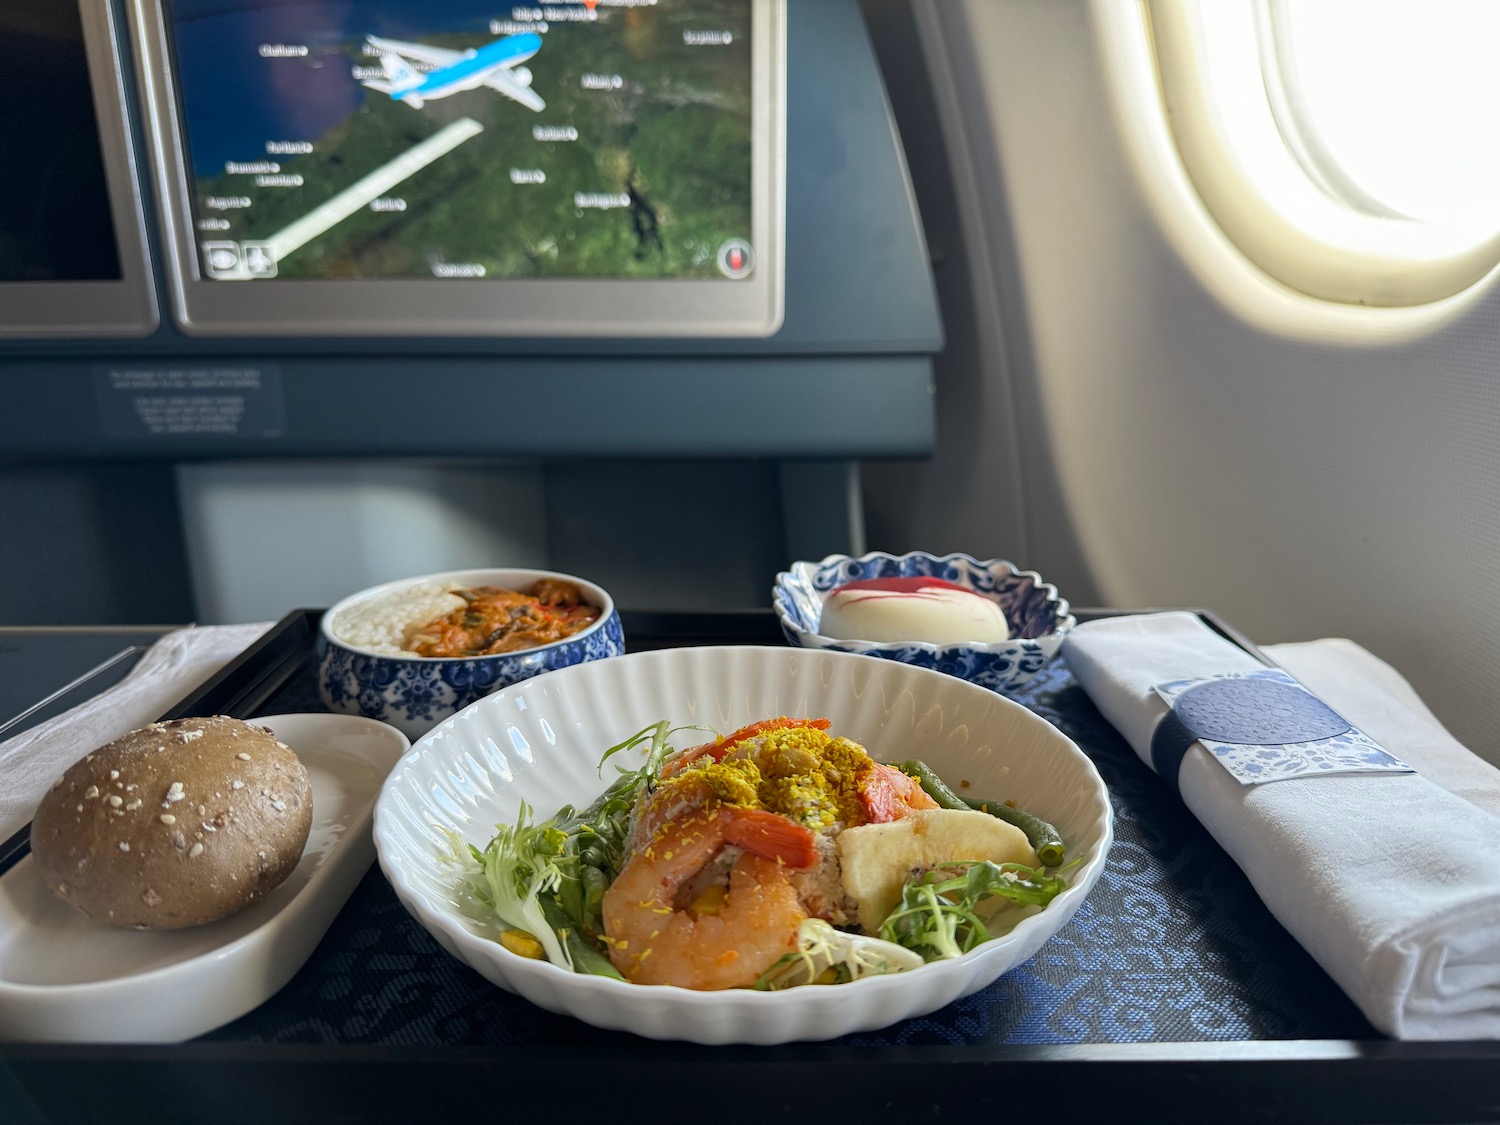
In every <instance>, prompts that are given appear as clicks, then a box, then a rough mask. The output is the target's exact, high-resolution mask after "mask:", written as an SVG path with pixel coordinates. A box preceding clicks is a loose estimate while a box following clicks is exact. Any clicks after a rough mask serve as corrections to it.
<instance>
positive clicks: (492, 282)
mask: <svg viewBox="0 0 1500 1125" xmlns="http://www.w3.org/2000/svg"><path fill="white" fill-rule="evenodd" d="M751 4H752V8H751V19H752V22H751V47H752V50H751V68H752V69H751V89H752V99H751V100H752V115H751V145H752V150H751V167H752V171H751V174H752V181H753V183H752V196H751V210H752V224H751V226H752V235H751V238H752V243H753V245H754V247H755V271H754V273H753V274H752V275H751V276H750V277H749V278H746V279H744V280H743V281H729V280H725V279H717V278H715V279H708V280H656V279H632V280H606V279H582V278H545V279H538V278H495V279H485V280H472V279H463V280H458V279H436V278H434V279H425V278H399V279H397V278H392V279H361V280H351V281H329V280H303V279H299V280H295V281H291V280H287V281H281V280H276V279H267V280H259V281H248V282H232V281H215V280H211V279H208V278H205V277H203V276H202V271H201V269H200V266H199V262H198V242H197V238H196V237H195V232H194V230H193V214H192V206H191V194H190V193H191V190H192V189H191V180H190V177H189V174H188V167H187V159H186V151H185V146H184V143H183V129H182V122H181V119H180V114H179V111H178V91H177V88H176V77H175V75H174V74H173V70H172V51H171V46H170V43H169V41H168V35H169V28H168V27H167V20H166V18H165V13H164V11H163V8H162V4H161V2H160V0H134V4H133V7H132V16H133V19H134V20H135V23H136V36H135V38H136V47H137V51H138V52H139V56H138V57H139V61H140V72H141V75H142V84H143V94H144V97H145V101H146V106H147V117H148V120H149V123H150V128H151V130H152V138H153V141H154V145H153V148H154V154H155V160H156V168H155V173H156V182H157V187H158V191H157V197H158V200H159V201H160V206H161V210H162V229H163V232H164V235H165V239H166V242H167V266H168V271H167V281H168V288H169V291H170V293H171V297H172V304H173V311H174V314H175V316H176V319H177V324H178V327H179V328H180V329H181V330H182V332H183V333H185V334H186V335H189V336H210V337H215V336H323V337H339V336H414V337H428V336H481V337H484V336H493V337H525V338H538V337H548V336H550V337H557V336H563V337H568V336H574V337H603V338H609V337H621V338H626V337H753V336H769V335H771V334H773V333H774V332H775V331H776V330H777V329H778V328H780V326H781V322H782V315H783V278H784V249H785V194H786V192H785V179H786V159H785V133H786V116H785V115H786V0H751Z"/></svg>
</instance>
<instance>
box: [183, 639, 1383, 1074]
mask: <svg viewBox="0 0 1500 1125" xmlns="http://www.w3.org/2000/svg"><path fill="white" fill-rule="evenodd" d="M1017 698H1018V699H1019V700H1020V702H1022V703H1023V704H1025V705H1026V706H1028V707H1030V708H1031V709H1032V710H1034V711H1036V712H1037V713H1038V714H1040V715H1041V716H1043V717H1044V718H1046V719H1047V720H1048V721H1050V722H1051V723H1053V724H1054V725H1055V726H1057V727H1058V728H1059V729H1061V730H1062V731H1063V733H1064V734H1066V735H1068V737H1070V738H1072V739H1073V740H1074V741H1075V742H1077V743H1078V745H1079V746H1081V747H1082V748H1083V750H1084V752H1085V753H1087V754H1088V755H1089V757H1090V758H1091V759H1092V760H1093V761H1094V763H1095V765H1096V766H1097V767H1098V769H1099V772H1100V774H1101V775H1102V776H1103V778H1104V780H1105V783H1106V784H1107V785H1108V787H1109V792H1110V800H1111V803H1112V804H1113V806H1114V813H1115V843H1114V846H1113V847H1112V848H1111V849H1110V853H1109V858H1108V860H1107V862H1106V865H1105V869H1104V873H1103V875H1102V876H1101V878H1100V880H1099V882H1098V883H1097V884H1096V885H1095V887H1094V889H1093V891H1092V892H1090V894H1089V897H1088V899H1087V900H1086V901H1085V902H1084V903H1083V905H1082V907H1080V909H1079V911H1078V913H1077V914H1076V915H1074V917H1073V919H1072V920H1071V921H1070V922H1069V923H1068V924H1067V925H1066V926H1064V927H1063V929H1062V930H1061V931H1059V932H1058V933H1057V934H1056V935H1055V936H1054V937H1053V938H1052V939H1051V940H1050V941H1048V942H1047V943H1046V944H1045V945H1044V946H1042V948H1041V950H1040V951H1039V952H1038V953H1037V954H1036V956H1034V957H1033V958H1032V959H1031V960H1029V961H1027V962H1026V963H1025V964H1023V965H1021V966H1019V967H1018V968H1016V969H1014V970H1013V971H1011V972H1010V973H1007V974H1006V975H1005V976H1003V977H1001V978H1000V979H999V980H998V981H996V982H995V983H994V984H992V985H991V986H990V987H988V988H986V989H984V990H983V991H981V992H978V993H976V994H974V995H973V996H969V997H966V998H965V999H963V1000H959V1001H957V1002H955V1003H953V1004H950V1005H948V1006H947V1007H946V1008H943V1009H941V1010H939V1011H937V1012H934V1013H932V1014H931V1015H928V1016H924V1017H921V1018H919V1019H912V1020H907V1021H905V1022H903V1023H899V1024H896V1025H895V1026H893V1027H888V1028H884V1029H881V1030H879V1031H870V1032H862V1033H859V1034H856V1035H849V1036H845V1037H844V1038H842V1039H839V1040H835V1041H834V1042H833V1043H832V1044H829V1045H826V1046H825V1045H822V1044H800V1045H797V1046H795V1047H791V1048H757V1047H722V1048H691V1049H688V1048H684V1047H683V1046H682V1045H681V1044H670V1043H663V1044H652V1043H648V1042H647V1041H645V1040H641V1039H638V1038H636V1037H635V1036H632V1035H628V1034H625V1033H623V1032H610V1031H601V1030H599V1029H597V1028H593V1027H589V1026H588V1025H587V1024H583V1023H580V1022H579V1021H577V1020H574V1019H570V1018H568V1017H566V1016H558V1015H553V1014H552V1013H550V1012H546V1011H544V1010H542V1009H541V1008H538V1007H536V1006H535V1005H533V1004H530V1003H528V1002H527V1001H526V1000H524V999H522V998H521V997H519V996H514V995H512V994H510V993H508V992H503V991H501V990H500V989H498V988H496V987H495V986H494V985H492V984H490V983H489V982H488V981H486V980H485V979H484V978H483V977H481V976H480V975H479V974H478V973H476V972H474V971H473V970H471V969H469V968H468V967H467V966H465V965H463V964H462V963H460V962H459V961H458V960H456V959H455V958H453V957H452V956H450V955H449V954H448V953H447V952H446V951H444V950H443V949H442V947H440V946H439V945H438V944H437V942H436V941H435V940H434V939H433V938H432V936H431V935H430V934H428V932H427V931H426V930H425V929H423V928H422V926H421V925H420V924H419V923H418V922H417V921H416V920H415V919H414V918H412V917H411V915H409V914H408V913H407V912H406V910H405V909H404V908H403V907H402V906H401V904H400V903H399V902H398V901H397V899H396V896H395V893H394V892H393V891H392V890H391V888H390V885H389V884H388V883H386V881H385V879H384V877H383V876H382V875H381V874H380V871H379V868H378V867H375V868H372V869H371V871H370V873H369V874H368V875H367V876H366V877H365V880H364V882H363V883H362V884H361V885H360V886H359V887H358V888H357V889H356V890H355V892H354V895H353V897H352V898H351V899H350V900H349V903H348V905H346V906H345V907H344V909H343V911H342V912H341V913H340V914H339V916H338V918H336V919H335V920H334V923H333V925H332V927H331V928H330V929H329V931H328V933H327V935H326V936H325V937H324V939H323V941H322V943H321V944H320V945H319V946H318V948H317V950H316V951H315V952H314V953H313V955H312V957H311V958H310V959H309V961H308V962H307V964H306V965H304V966H303V968H302V969H301V970H300V971H299V972H298V973H297V975H296V976H295V977H293V978H292V980H291V981H290V982H289V983H288V984H287V985H286V987H284V988H283V989H282V990H281V991H280V992H278V993H277V994H276V995H275V996H273V997H272V998H271V999H270V1000H268V1001H267V1002H266V1003H265V1004H263V1005H261V1006H260V1007H259V1008H257V1009H255V1010H254V1011H253V1012H250V1013H249V1014H247V1015H245V1016H243V1017H241V1018H240V1019H238V1020H236V1021H235V1022H233V1023H231V1024H228V1025H227V1026H225V1027H222V1028H220V1029H218V1030H217V1031H214V1032H212V1033H210V1034H209V1035H208V1036H206V1037H205V1038H206V1039H209V1040H215V1041H219V1042H244V1043H266V1042H279V1043H344V1044H371V1045H383V1046H397V1047H420V1046H431V1045H449V1044H452V1045H487V1046H499V1047H510V1046H521V1047H539V1048H546V1047H556V1048H559V1049H567V1050H572V1049H577V1048H580V1047H582V1048H599V1049H623V1050H632V1049H644V1050H646V1051H647V1053H650V1054H652V1055H656V1054H658V1053H659V1056H660V1058H661V1059H663V1060H670V1059H672V1058H673V1057H674V1056H675V1055H678V1054H681V1053H682V1052H684V1051H685V1050H698V1051H706V1050H717V1051H725V1052H735V1053H736V1054H737V1055H752V1054H769V1055H770V1057H774V1053H775V1052H777V1051H784V1050H794V1051H796V1052H797V1054H798V1056H799V1057H806V1055H807V1054H808V1053H809V1052H819V1051H825V1050H827V1051H830V1052H836V1051H837V1050H838V1048H839V1047H844V1048H848V1047H856V1048H863V1047H883V1046H928V1047H933V1046H938V1047H996V1046H1005V1045H1016V1044H1063V1043H1162V1042H1186V1041H1193V1042H1197V1041H1235V1040H1248V1039H1261V1040H1275V1039H1379V1038H1381V1036H1380V1035H1379V1033H1378V1032H1376V1031H1375V1030H1374V1029H1373V1028H1371V1027H1370V1025H1369V1023H1368V1022H1367V1021H1366V1020H1365V1018H1364V1017H1363V1016H1362V1015H1361V1014H1360V1012H1359V1010H1358V1009H1357V1008H1355V1007H1354V1005H1353V1004H1352V1003H1351V1002H1350V1001H1349V999H1348V998H1347V997H1346V996H1344V994H1343V993H1342V992H1341V991H1340V990H1339V988H1338V987H1337V986H1336V985H1335V984H1334V983H1333V981H1332V980H1330V979H1329V977H1328V976H1327V974H1326V973H1324V972H1323V970H1322V969H1321V968H1319V967H1318V965H1317V964H1316V963H1315V962H1314V961H1313V960H1312V958H1311V957H1309V956H1308V955H1307V953H1306V952H1304V951H1303V949H1302V948H1301V946H1299V945H1298V944H1297V943H1296V942H1295V941H1294V940H1293V939H1292V938H1291V936H1290V935H1289V934H1288V933H1287V932H1286V931H1285V930H1284V929H1282V927H1281V925H1280V923H1278V922H1277V921H1276V920H1275V919H1274V918H1273V917H1272V916H1271V915H1270V913H1269V912H1268V911H1267V910H1266V908H1265V906H1264V905H1263V904H1262V903H1261V901H1260V899H1259V897H1258V896H1257V895H1256V893H1255V891H1254V889H1253V888H1252V887H1251V886H1250V884H1249V882H1248V880H1246V878H1245V876H1244V875H1243V874H1242V873H1241V872H1240V870H1239V868H1238V867H1236V866H1235V864H1234V862H1233V861H1232V860H1230V858H1229V857H1228V856H1227V855H1226V854H1225V853H1224V851H1223V850H1222V849H1221V848H1220V847H1219V845H1218V844H1216V843H1215V842H1214V840H1213V839H1212V837H1210V836H1209V835H1208V833H1207V832H1205V831H1204V829H1203V827H1202V826H1201V825H1200V824H1199V823H1198V822H1197V820H1196V819H1194V817H1193V815H1192V814H1191V813H1190V812H1188V811H1187V809H1186V808H1185V807H1184V806H1183V805H1182V803H1181V802H1180V801H1178V800H1177V798H1176V797H1175V796H1173V795H1172V792H1171V790H1170V789H1169V788H1168V787H1167V786H1166V785H1165V784H1163V783H1162V781H1161V780H1160V779H1159V778H1158V777H1157V776H1156V775H1155V774H1153V773H1152V772H1151V770H1150V769H1149V768H1148V767H1147V766H1146V765H1145V764H1144V763H1142V762H1141V760H1140V759H1139V758H1137V757H1136V755H1135V752H1134V751H1133V750H1131V748H1130V747H1129V746H1128V745H1127V744H1126V743H1125V742H1124V741H1123V740H1122V739H1121V738H1120V736H1119V735H1118V734H1116V733H1115V730H1114V728H1113V727H1111V726H1110V725H1109V723H1108V722H1106V721H1105V720H1104V718H1103V717H1102V716H1101V715H1100V714H1099V712H1098V711H1097V710H1095V708H1094V705H1093V703H1092V702H1090V700H1089V698H1088V696H1087V695H1085V694H1084V692H1083V690H1082V689H1081V688H1079V687H1078V685H1077V684H1076V683H1075V682H1074V680H1073V678H1072V676H1071V674H1070V673H1069V671H1068V669H1067V666H1066V665H1065V664H1063V663H1062V662H1061V661H1057V662H1054V663H1052V664H1050V665H1048V666H1047V667H1045V668H1043V669H1041V670H1040V671H1039V672H1038V673H1037V675H1036V676H1035V677H1034V678H1033V679H1032V680H1031V681H1030V683H1028V685H1027V686H1026V689H1025V690H1024V692H1022V693H1020V694H1019V695H1018V696H1017ZM320 709H321V708H320V706H319V702H318V689H317V682H316V678H315V676H314V674H313V672H312V670H311V669H305V670H304V672H303V673H302V674H301V675H300V676H298V677H296V678H294V679H293V680H292V681H290V682H289V683H288V684H287V685H286V686H285V687H284V688H283V689H282V690H281V691H280V692H278V693H277V694H276V695H275V696H273V697H272V698H271V699H270V700H269V701H268V702H267V703H266V704H265V706H264V707H263V709H262V710H263V712H264V713H265V714H275V713H278V712H288V711H317V710H320ZM941 1057H942V1056H941V1055H935V1056H934V1059H935V1060H937V1059H940V1058H941Z"/></svg>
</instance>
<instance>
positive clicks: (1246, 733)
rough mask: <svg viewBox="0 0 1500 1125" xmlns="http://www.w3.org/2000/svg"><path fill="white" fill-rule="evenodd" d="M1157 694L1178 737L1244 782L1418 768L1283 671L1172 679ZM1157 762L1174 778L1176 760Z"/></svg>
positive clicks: (1409, 771) (1256, 782)
mask: <svg viewBox="0 0 1500 1125" xmlns="http://www.w3.org/2000/svg"><path fill="white" fill-rule="evenodd" d="M1155 691H1156V694H1157V695H1159V696H1161V698H1162V699H1163V700H1164V701H1166V703H1167V704H1168V705H1169V706H1170V707H1171V708H1172V714H1171V715H1169V716H1167V720H1165V721H1164V722H1170V723H1171V725H1172V727H1173V728H1174V730H1176V731H1177V735H1178V737H1177V740H1176V741H1178V742H1179V743H1181V742H1187V743H1189V744H1190V743H1191V742H1192V741H1197V742H1201V743H1202V744H1203V745H1204V747H1206V748H1207V750H1208V752H1209V753H1210V754H1212V755H1213V756H1214V757H1215V758H1216V759H1217V760H1218V762H1219V764H1220V765H1222V766H1223V767H1224V768H1225V769H1226V770H1228V771H1229V772H1230V774H1232V775H1233V776H1234V777H1235V779H1236V780H1238V781H1239V782H1240V784H1241V785H1259V784H1261V783H1263V782H1267V781H1282V780H1284V779H1286V778H1291V777H1306V776H1308V775H1310V774H1321V775H1325V776H1326V775H1331V774H1349V773H1413V772H1414V771H1413V770H1412V768H1411V767H1410V766H1408V765H1407V764H1406V763H1405V762H1402V761H1400V760H1398V759H1397V758H1395V757H1393V756H1392V755H1391V754H1390V753H1389V752H1388V751H1386V750H1385V749H1384V748H1383V747H1382V746H1381V745H1380V744H1379V743H1378V742H1376V741H1375V740H1374V739H1372V738H1371V737H1370V736H1369V735H1367V734H1365V733H1364V732H1363V731H1361V730H1359V729H1357V728H1355V727H1354V726H1352V725H1350V723H1349V721H1348V720H1347V719H1345V718H1344V717H1343V716H1342V715H1340V714H1339V713H1338V712H1337V711H1335V710H1333V708H1331V707H1329V706H1328V704H1326V703H1324V702H1323V701H1322V700H1321V699H1319V698H1318V697H1317V696H1315V695H1313V693H1312V692H1310V691H1308V690H1307V689H1306V688H1305V687H1303V686H1302V685H1301V684H1299V683H1298V682H1297V681H1296V680H1295V679H1293V678H1292V677H1291V676H1289V675H1288V674H1287V673H1285V672H1283V671H1282V670H1281V669H1279V668H1266V669H1262V670H1257V671H1254V672H1245V673H1236V674H1233V675H1225V676H1212V677H1206V678H1202V679H1192V680H1173V681H1171V682H1169V683H1164V684H1157V685H1156V688H1155ZM1181 749H1182V750H1183V751H1185V750H1186V749H1187V746H1186V745H1182V747H1181ZM1153 753H1154V747H1153ZM1178 759H1179V761H1180V753H1179V755H1178ZM1155 764H1156V765H1157V770H1158V772H1164V770H1165V769H1167V768H1170V769H1171V770H1172V772H1173V774H1174V775H1175V768H1176V765H1177V763H1176V762H1173V763H1171V764H1170V767H1168V766H1167V765H1166V764H1165V763H1160V762H1158V763H1155ZM1168 780H1169V781H1171V782H1173V783H1175V781H1176V778H1175V776H1171V777H1169V778H1168Z"/></svg>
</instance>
